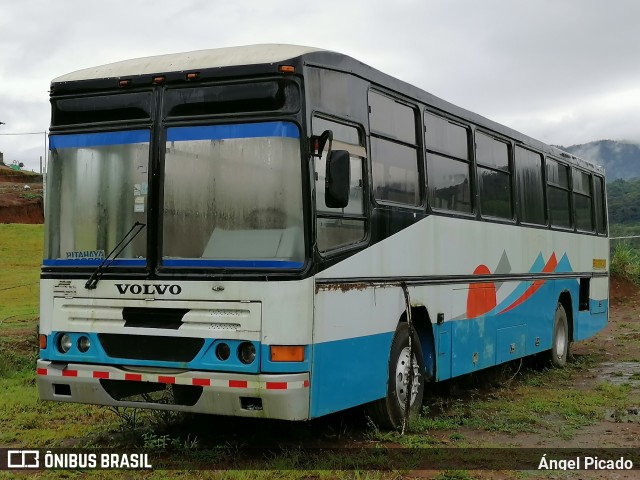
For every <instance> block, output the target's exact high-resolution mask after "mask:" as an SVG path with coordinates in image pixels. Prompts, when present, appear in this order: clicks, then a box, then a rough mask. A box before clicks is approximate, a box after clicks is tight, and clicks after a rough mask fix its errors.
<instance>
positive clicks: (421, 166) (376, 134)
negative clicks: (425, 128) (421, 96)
mask: <svg viewBox="0 0 640 480" xmlns="http://www.w3.org/2000/svg"><path fill="white" fill-rule="evenodd" d="M372 93H373V94H376V95H380V96H382V97H386V98H387V99H389V100H392V101H393V102H395V103H398V104H400V105H402V106H405V107H407V108H409V109H410V110H411V111H412V112H413V124H414V129H415V137H414V138H415V142H416V143H415V144H412V143H408V142H407V141H405V140H402V139H399V138H396V137H394V136H391V134H389V133H385V132H382V131H379V130H375V129H372V128H371V114H372V111H371V103H370V102H369V97H370V95H371V94H372ZM367 109H368V114H367V122H368V125H367V126H368V127H369V139H368V140H369V152H368V157H369V164H370V174H371V183H370V194H371V199H372V201H373V204H374V205H375V206H387V207H399V208H403V209H409V210H415V211H420V212H423V211H424V209H425V204H426V184H425V181H424V179H425V173H426V167H425V158H424V152H423V150H424V148H423V146H422V143H421V142H423V141H424V139H421V135H420V129H421V128H422V121H421V119H420V111H421V110H420V106H419V105H417V104H414V103H411V102H409V101H406V100H403V99H401V98H399V97H398V96H397V95H394V94H393V93H389V92H385V91H382V90H379V89H377V88H373V87H370V88H369V89H368V90H367ZM373 138H377V139H379V140H382V141H385V142H389V143H391V144H395V145H400V146H403V147H407V148H411V149H412V150H414V151H415V152H416V173H417V178H418V182H417V194H418V203H417V204H413V203H404V202H396V201H393V200H385V199H382V198H378V197H377V196H376V184H375V180H374V172H373V170H374V168H373V165H374V158H373V155H372V150H373V146H372V143H373V142H372V139H373ZM421 152H422V153H421Z"/></svg>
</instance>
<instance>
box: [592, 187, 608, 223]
mask: <svg viewBox="0 0 640 480" xmlns="http://www.w3.org/2000/svg"><path fill="white" fill-rule="evenodd" d="M593 178H594V180H595V182H594V183H595V187H596V188H595V195H594V199H595V204H596V231H597V232H598V233H602V234H606V233H607V209H606V208H605V201H604V198H605V197H604V180H603V179H602V177H595V176H594V177H593Z"/></svg>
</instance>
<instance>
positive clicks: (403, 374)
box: [396, 347, 420, 409]
mask: <svg viewBox="0 0 640 480" xmlns="http://www.w3.org/2000/svg"><path fill="white" fill-rule="evenodd" d="M408 387H409V347H405V348H403V349H402V352H400V355H399V356H398V363H397V364H396V396H397V398H398V400H399V401H400V407H401V408H402V409H404V404H405V402H406V400H407V389H408ZM419 387H420V373H419V371H418V362H417V360H416V356H415V355H413V383H412V385H411V405H413V403H414V402H415V400H416V395H417V393H418V388H419Z"/></svg>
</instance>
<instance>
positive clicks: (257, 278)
mask: <svg viewBox="0 0 640 480" xmlns="http://www.w3.org/2000/svg"><path fill="white" fill-rule="evenodd" d="M51 105H52V117H51V118H52V120H51V129H50V139H49V145H50V150H51V152H50V155H51V156H50V164H49V168H48V177H47V183H48V185H47V203H46V220H45V231H46V234H45V254H44V260H43V265H42V283H41V316H40V352H39V353H40V359H39V360H38V364H37V373H38V377H37V378H38V388H39V394H40V397H41V398H42V399H46V400H55V401H67V402H82V403H91V404H100V405H111V406H122V407H143V408H156V409H171V410H179V411H190V412H204V413H211V414H221V415H236V416H244V417H265V418H277V419H287V420H306V419H312V418H316V417H320V416H322V415H326V414H329V413H331V412H336V411H340V410H344V409H347V408H350V407H354V406H358V405H365V404H366V405H368V407H369V411H370V414H371V415H372V417H373V419H374V420H375V421H377V422H378V423H379V424H380V425H382V426H385V427H397V426H398V425H399V424H400V422H401V418H402V417H404V414H403V412H404V411H406V408H407V407H406V406H405V404H406V405H407V406H409V405H410V411H417V410H418V409H419V408H420V403H421V400H422V397H423V393H424V391H425V388H426V389H428V388H429V385H430V384H431V383H432V382H436V381H441V380H446V379H449V378H452V377H456V376H459V375H464V374H468V373H470V372H475V371H478V370H480V369H483V368H486V367H491V366H493V365H497V364H501V363H504V362H508V361H510V360H514V359H518V358H522V357H524V356H528V355H534V354H539V355H541V356H546V357H548V359H549V360H550V362H551V363H552V364H553V365H556V366H562V365H564V364H565V362H566V361H567V355H568V353H569V346H570V344H571V342H573V341H577V340H582V339H585V338H588V337H590V336H592V335H594V334H595V333H596V332H598V331H599V330H600V329H602V328H603V327H604V326H605V325H606V323H607V317H608V256H609V247H608V238H607V216H606V200H605V181H604V172H603V169H602V168H600V167H598V166H595V165H592V164H590V163H588V162H586V161H584V160H581V159H579V158H576V157H575V156H573V155H570V154H567V153H565V152H563V151H561V150H559V149H557V148H554V147H551V146H548V145H545V144H543V143H541V142H539V141H536V140H533V139H531V138H529V137H527V136H525V135H523V134H521V133H518V132H516V131H514V130H511V129H509V128H507V127H504V126H502V125H499V124H497V123H494V122H492V121H490V120H487V119H486V118H483V117H481V116H480V115H477V114H474V113H471V112H469V111H467V110H464V109H462V108H459V107H456V106H454V105H452V104H450V103H447V102H445V101H443V100H441V99H439V98H437V97H435V96H433V95H431V94H429V93H427V92H425V91H423V90H421V89H418V88H416V87H413V86H411V85H408V84H407V83H404V82H402V81H400V80H397V79H395V78H393V77H391V76H389V75H386V74H384V73H381V72H379V71H377V70H375V69H373V68H371V67H369V66H367V65H364V64H362V63H361V62H358V61H357V60H354V59H352V58H350V57H348V56H345V55H341V54H339V53H334V52H330V51H325V50H320V49H316V48H308V47H298V46H290V45H255V46H246V47H235V48H222V49H215V50H202V51H196V52H190V53H183V54H171V55H163V56H157V57H149V58H140V59H134V60H126V61H122V62H118V63H114V64H110V65H105V66H100V67H95V68H89V69H86V70H80V71H77V72H74V73H70V74H68V75H64V76H61V77H59V78H56V79H55V80H53V82H52V84H51ZM409 391H411V394H410V395H409V394H408V392H409Z"/></svg>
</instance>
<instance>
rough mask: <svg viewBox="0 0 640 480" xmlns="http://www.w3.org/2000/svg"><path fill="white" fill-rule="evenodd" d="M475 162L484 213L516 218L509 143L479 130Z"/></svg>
mask: <svg viewBox="0 0 640 480" xmlns="http://www.w3.org/2000/svg"><path fill="white" fill-rule="evenodd" d="M476 162H477V164H478V165H477V168H478V170H477V172H478V184H479V188H480V192H479V193H480V212H481V213H482V216H483V217H487V216H488V217H498V218H509V219H510V218H513V208H512V206H511V171H510V167H509V145H508V144H507V143H506V142H503V141H501V140H497V139H495V138H493V137H490V136H488V135H485V134H484V133H481V132H477V133H476Z"/></svg>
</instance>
